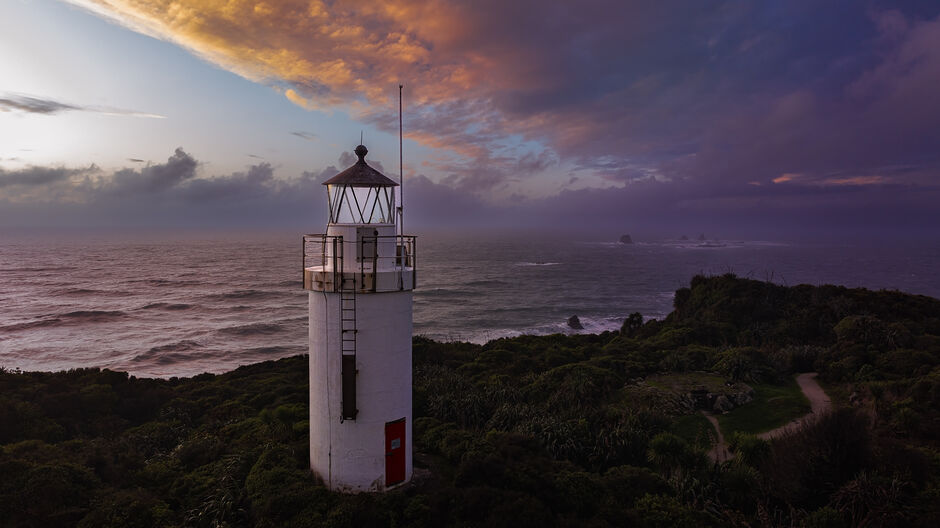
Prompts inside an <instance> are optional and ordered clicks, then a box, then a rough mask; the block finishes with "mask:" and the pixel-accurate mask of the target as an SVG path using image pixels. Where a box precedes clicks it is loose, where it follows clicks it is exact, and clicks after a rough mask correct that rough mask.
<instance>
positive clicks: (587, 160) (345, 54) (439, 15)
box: [71, 0, 940, 196]
mask: <svg viewBox="0 0 940 528" xmlns="http://www.w3.org/2000/svg"><path fill="white" fill-rule="evenodd" d="M71 1H72V2H73V3H75V4H78V5H81V6H84V7H86V8H88V9H91V10H92V11H94V12H96V13H98V14H101V15H102V16H106V17H109V18H111V19H113V20H116V21H118V22H120V23H122V24H124V25H126V26H128V27H130V28H132V29H134V30H136V31H140V32H143V33H146V34H149V35H153V36H156V37H159V38H163V39H166V40H169V41H172V42H175V43H177V44H179V45H181V46H183V47H185V48H187V49H189V50H191V51H192V52H194V53H195V54H197V55H199V56H200V57H203V58H204V59H206V60H208V61H210V62H212V63H214V64H217V65H219V66H221V67H223V68H226V69H228V70H230V71H233V72H236V73H238V74H240V75H242V76H244V77H246V78H248V79H252V80H254V81H258V82H263V83H267V84H269V85H272V86H274V87H276V88H277V89H278V90H280V91H281V92H282V93H284V94H285V96H286V97H288V98H289V99H291V100H292V101H294V102H295V103H297V104H299V105H301V106H303V107H306V108H330V107H336V106H341V107H343V108H344V109H346V110H348V111H350V112H351V114H352V115H353V116H355V117H357V118H359V119H362V120H365V121H368V122H371V123H373V124H375V125H376V126H378V127H380V128H382V129H385V130H388V131H393V130H395V129H397V101H396V100H395V97H396V96H397V93H396V87H397V86H396V85H397V84H399V83H400V82H402V83H404V84H405V94H406V99H405V101H406V102H405V110H406V112H405V118H406V123H405V130H406V134H407V135H408V137H409V138H411V139H414V140H416V141H419V142H421V143H423V144H425V145H428V146H431V147H434V148H438V149H447V150H449V151H451V152H453V153H454V154H455V156H456V160H450V161H449V162H440V163H437V164H434V165H432V166H429V167H428V169H429V170H433V171H434V172H435V173H436V174H439V175H442V176H436V178H437V179H440V178H442V177H444V178H449V180H448V181H451V182H452V183H453V184H454V185H458V186H460V187H461V188H462V189H465V190H468V191H472V192H475V193H478V194H480V195H483V196H488V195H494V194H499V193H501V192H502V193H507V194H508V193H511V192H514V191H513V190H512V185H510V184H511V183H512V181H513V179H518V178H520V177H523V178H524V176H522V175H521V174H520V173H525V172H526V171H529V172H534V173H539V172H541V171H546V170H549V169H551V168H552V167H555V166H558V165H564V166H566V167H568V168H574V169H576V171H577V172H579V173H581V172H583V173H585V174H582V175H589V174H594V175H595V176H596V177H595V178H593V179H585V180H583V181H584V182H587V181H593V182H595V184H597V183H596V182H602V181H605V180H606V181H617V182H628V181H632V180H634V179H636V178H645V177H649V176H650V175H652V176H654V177H657V178H666V179H675V180H683V179H684V180H689V179H702V180H705V181H712V180H731V181H737V182H742V184H745V183H743V182H751V181H769V180H770V179H772V178H776V177H779V175H780V174H783V173H804V174H806V175H807V177H811V178H820V179H824V178H825V177H826V176H825V174H826V173H829V172H833V171H849V172H852V173H853V174H852V175H850V176H848V177H855V176H860V177H862V176H872V175H871V174H867V173H866V172H870V171H871V170H872V167H873V166H892V165H898V164H900V163H905V162H910V161H911V160H915V161H916V162H917V163H920V164H923V166H924V167H925V172H924V177H925V178H927V177H929V174H933V172H931V171H933V170H934V169H933V168H931V167H932V164H933V163H934V156H933V155H932V152H933V153H935V152H940V148H938V146H940V145H938V144H937V142H938V140H937V138H936V134H932V133H929V131H930V130H935V129H936V127H937V126H940V117H938V115H937V108H936V106H937V104H940V103H937V101H938V98H936V97H934V96H932V93H933V90H934V89H935V87H936V86H937V71H938V69H937V65H938V56H940V45H938V40H937V39H938V35H940V32H938V28H937V26H938V24H940V18H938V15H940V7H937V6H934V7H930V6H929V5H927V4H924V3H922V2H921V3H918V2H904V1H902V2H894V3H892V4H893V7H894V8H895V9H893V10H891V11H878V10H877V9H873V8H871V7H866V6H864V5H859V4H858V3H857V2H853V1H837V2H832V3H831V4H827V5H826V6H823V7H818V6H816V7H815V8H811V7H810V6H808V5H806V4H802V3H788V4H786V5H772V4H758V5H753V4H746V3H738V2H730V1H728V2H719V3H718V4H717V5H715V4H706V3H702V2H696V1H683V0H664V1H662V2H656V3H652V4H651V3H635V2H616V1H613V0H607V1H605V0H591V1H586V2H582V3H579V5H578V8H577V9H572V8H571V7H570V6H568V5H566V4H564V3H561V4H546V3H545V2H541V1H538V0H519V1H514V2H505V1H502V0H481V1H480V2H472V3H467V2H459V1H456V0H453V1H452V0H389V1H386V2H381V3H362V2H354V1H351V0H336V1H333V2H323V1H320V0H281V1H278V2H205V1H202V0H71ZM302 134H303V133H294V135H297V136H298V137H302V138H305V139H309V137H306V136H305V135H302ZM533 143H534V144H537V145H538V147H537V148H536V151H538V152H540V153H541V154H538V155H536V156H544V159H543V160H539V159H529V160H524V158H526V156H529V154H528V153H529V152H531V151H532V146H531V145H532V144H533ZM520 159H523V162H520V161H519V160H520ZM546 160H551V162H550V163H545V161H546ZM598 160H602V161H603V163H602V165H603V166H599V163H598ZM526 161H528V163H526ZM520 165H523V166H522V167H520ZM520 169H521V170H520ZM856 173H857V174H856ZM863 173H865V174H863ZM928 173H929V174H928ZM882 176H883V177H885V178H887V179H893V178H895V175H891V174H885V175H882ZM908 177H910V174H909V173H907V174H906V176H904V178H908Z"/></svg>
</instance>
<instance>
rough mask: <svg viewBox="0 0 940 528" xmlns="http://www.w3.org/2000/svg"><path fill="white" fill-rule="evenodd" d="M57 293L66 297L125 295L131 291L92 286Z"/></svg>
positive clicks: (57, 291) (67, 289) (56, 292)
mask: <svg viewBox="0 0 940 528" xmlns="http://www.w3.org/2000/svg"><path fill="white" fill-rule="evenodd" d="M55 295H57V296H60V297H61V296H64V297H115V296H117V297H124V296H127V295H131V292H127V291H122V290H94V289H90V288H65V289H62V290H56V291H55Z"/></svg>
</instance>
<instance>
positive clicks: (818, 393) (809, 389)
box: [702, 372, 832, 463]
mask: <svg viewBox="0 0 940 528" xmlns="http://www.w3.org/2000/svg"><path fill="white" fill-rule="evenodd" d="M816 376H817V373H816V372H804V373H803V374H800V375H798V376H797V377H796V383H797V384H798V385H799V386H800V390H801V391H803V395H804V396H806V399H807V400H809V406H810V412H809V414H805V415H803V416H801V417H799V418H797V419H796V420H793V421H792V422H790V423H788V424H785V425H781V426H780V427H778V428H776V429H771V430H770V431H767V432H765V433H760V434H759V435H757V436H758V437H759V438H763V439H764V440H770V439H773V438H777V437H780V436H783V435H784V434H786V433H789V432H791V431H796V430H797V429H799V428H800V427H802V426H803V422H805V421H806V420H807V419H809V418H810V417H811V416H817V415H820V414H823V413H825V412H828V411H829V409H831V408H832V402H831V401H830V400H829V396H826V392H825V391H823V389H822V387H820V386H819V383H817V382H816ZM702 414H703V415H705V418H708V421H709V422H711V424H712V427H714V428H715V433H716V434H717V435H718V441H717V442H716V443H715V447H713V448H712V449H711V450H710V451H709V452H708V457H709V458H711V459H712V460H714V461H715V462H718V463H721V462H724V461H726V460H730V459H731V458H732V456H733V455H732V454H731V452H730V451H728V444H727V442H725V438H724V436H723V435H722V434H721V428H720V427H719V426H718V419H717V418H715V417H714V416H713V415H712V414H711V413H709V412H706V411H702Z"/></svg>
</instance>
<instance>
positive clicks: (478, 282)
mask: <svg viewBox="0 0 940 528" xmlns="http://www.w3.org/2000/svg"><path fill="white" fill-rule="evenodd" d="M465 284H466V285H467V286H505V285H506V284H508V283H507V282H506V281H501V280H499V279H488V280H475V281H469V282H466V283H465Z"/></svg>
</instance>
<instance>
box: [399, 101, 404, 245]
mask: <svg viewBox="0 0 940 528" xmlns="http://www.w3.org/2000/svg"><path fill="white" fill-rule="evenodd" d="M403 87H404V85H403V84H399V85H398V203H399V204H400V205H399V206H398V225H399V229H401V235H402V236H405V168H404V167H405V162H404V159H403V152H404V150H403V148H402V124H401V123H402V120H401V114H402V111H401V89H402V88H403Z"/></svg>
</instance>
